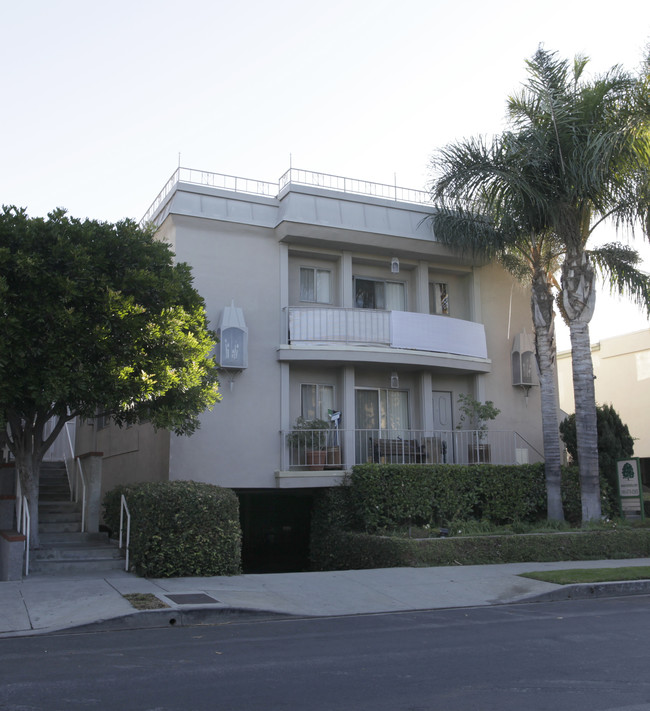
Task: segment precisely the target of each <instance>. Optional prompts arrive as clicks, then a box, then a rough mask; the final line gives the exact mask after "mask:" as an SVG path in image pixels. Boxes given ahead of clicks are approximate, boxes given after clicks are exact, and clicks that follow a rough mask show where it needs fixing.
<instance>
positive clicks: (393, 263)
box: [390, 257, 399, 274]
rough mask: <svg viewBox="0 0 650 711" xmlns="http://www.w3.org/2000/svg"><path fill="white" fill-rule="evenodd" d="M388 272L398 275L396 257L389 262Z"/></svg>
mask: <svg viewBox="0 0 650 711" xmlns="http://www.w3.org/2000/svg"><path fill="white" fill-rule="evenodd" d="M390 271H391V273H392V274H399V259H398V258H397V257H393V258H392V259H391V260H390Z"/></svg>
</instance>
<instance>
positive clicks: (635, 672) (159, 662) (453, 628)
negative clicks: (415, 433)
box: [0, 596, 650, 711]
mask: <svg viewBox="0 0 650 711" xmlns="http://www.w3.org/2000/svg"><path fill="white" fill-rule="evenodd" d="M649 634H650V596H634V597H627V598H609V599H593V600H572V601H562V602H547V603H535V604H514V605H500V606H493V607H480V608H464V609H446V610H432V611H428V612H401V613H390V614H372V615H354V616H347V617H329V618H319V619H316V618H303V619H290V618H287V619H275V620H266V621H252V620H249V621H240V622H230V623H228V624H222V625H210V626H201V627H188V628H166V629H149V630H125V631H121V632H93V633H85V634H84V633H79V632H77V633H74V632H69V633H66V634H58V635H43V636H38V637H22V638H21V637H16V638H9V639H3V640H0V675H1V676H2V679H3V683H2V685H1V686H0V709H3V711H19V710H20V711H28V710H29V711H34V710H37V709H48V710H50V711H58V710H59V709H60V710H62V711H63V710H64V709H65V710H66V711H68V710H74V709H82V708H83V709H94V708H97V709H100V708H101V709H120V711H129V710H131V709H134V710H135V709H138V710H139V711H140V710H144V709H152V710H153V709H155V710H156V711H189V710H197V711H198V710H202V709H210V710H211V711H214V710H217V711H221V710H223V711H257V710H259V711H262V710H264V711H274V710H275V709H291V710H294V709H295V710H298V709H307V708H308V709H310V711H325V710H328V711H329V710H334V709H337V711H340V710H344V711H345V710H348V709H349V710H353V709H354V710H355V711H371V710H372V711H399V710H404V711H428V710H429V709H431V710H432V711H433V710H434V709H435V710H436V711H439V710H442V709H444V711H468V710H471V709H477V710H478V709H480V711H492V710H494V711H497V710H498V711H511V710H512V711H521V709H526V710H527V711H548V709H553V710H554V711H564V710H565V709H566V710H567V711H568V710H569V709H570V710H571V711H612V710H614V709H617V710H618V711H641V710H642V709H650V678H648V668H649V667H650V651H649V650H650V645H648V635H649Z"/></svg>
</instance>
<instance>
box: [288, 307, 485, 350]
mask: <svg viewBox="0 0 650 711" xmlns="http://www.w3.org/2000/svg"><path fill="white" fill-rule="evenodd" d="M287 311H288V327H289V334H288V338H289V343H292V344H316V343H347V344H351V345H355V344H374V345H378V346H390V347H392V348H405V349H410V350H419V351H430V352H435V353H450V354H454V355H463V356H470V357H474V358H487V342H486V339H485V328H484V326H483V324H481V323H474V322H473V321H464V320H463V319H457V318H449V317H447V316H433V315H429V314H419V313H411V312H407V311H377V310H374V309H345V308H335V307H332V308H329V307H325V308H312V307H297V306H291V307H289V308H288V309H287Z"/></svg>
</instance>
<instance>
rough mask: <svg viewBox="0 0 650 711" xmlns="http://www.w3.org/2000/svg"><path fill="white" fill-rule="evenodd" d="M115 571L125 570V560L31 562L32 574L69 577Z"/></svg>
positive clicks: (30, 570) (30, 569)
mask: <svg viewBox="0 0 650 711" xmlns="http://www.w3.org/2000/svg"><path fill="white" fill-rule="evenodd" d="M113 570H124V559H122V558H116V559H107V558H96V559H87V560H63V559H59V560H56V559H52V560H35V561H34V562H33V563H32V562H31V560H30V563H29V572H30V574H34V573H40V574H42V575H52V576H56V575H69V574H71V573H72V574H78V573H109V572H110V571H113Z"/></svg>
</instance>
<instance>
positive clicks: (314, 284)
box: [300, 267, 332, 304]
mask: <svg viewBox="0 0 650 711" xmlns="http://www.w3.org/2000/svg"><path fill="white" fill-rule="evenodd" d="M300 301H311V302H312V303H317V304H331V303H332V272H331V271H330V270H329V269H317V268H316V267H300Z"/></svg>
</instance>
